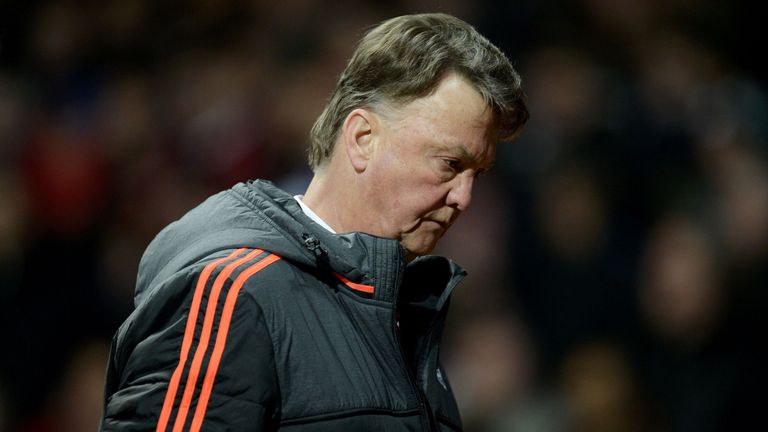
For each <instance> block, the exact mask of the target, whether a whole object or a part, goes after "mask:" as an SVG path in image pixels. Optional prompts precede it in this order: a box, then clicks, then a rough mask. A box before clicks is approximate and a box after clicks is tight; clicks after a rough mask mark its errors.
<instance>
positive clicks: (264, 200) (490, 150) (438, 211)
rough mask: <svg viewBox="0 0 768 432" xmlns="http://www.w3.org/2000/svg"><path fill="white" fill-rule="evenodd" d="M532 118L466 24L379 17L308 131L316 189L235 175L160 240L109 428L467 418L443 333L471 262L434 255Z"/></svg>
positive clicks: (105, 424) (394, 425)
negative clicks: (508, 143) (500, 149)
mask: <svg viewBox="0 0 768 432" xmlns="http://www.w3.org/2000/svg"><path fill="white" fill-rule="evenodd" d="M527 116H528V114H527V110H526V107H525V103H524V100H523V93H522V90H521V87H520V77H519V76H518V75H517V73H516V72H515V71H514V69H513V68H512V66H511V65H510V63H509V61H508V60H507V58H506V57H505V56H504V55H503V54H502V53H501V52H500V51H499V50H498V49H497V48H496V47H495V46H493V45H492V44H491V43H490V42H488V41H487V40H486V39H485V38H483V37H482V36H481V35H479V34H478V33H477V32H476V31H475V30H474V29H473V28H472V27H470V26H469V25H468V24H466V23H464V22H463V21H461V20H459V19H456V18H454V17H451V16H448V15H443V14H426V15H411V16H403V17H398V18H394V19H391V20H388V21H385V22H383V23H382V24H380V25H379V26H377V27H375V28H374V29H372V30H371V31H370V32H368V33H367V34H366V35H365V37H364V38H363V39H362V41H361V42H360V44H359V46H358V47H357V50H356V51H355V53H354V54H353V57H352V59H351V60H350V62H349V64H348V66H347V68H346V70H345V71H344V73H343V75H342V76H341V78H340V80H339V82H338V85H337V88H336V91H335V92H334V94H333V96H332V97H331V99H330V101H329V103H328V106H327V107H326V109H325V111H324V112H323V113H322V114H321V116H320V118H319V119H318V120H317V123H316V124H315V126H314V127H313V129H312V143H311V147H310V150H309V161H310V165H311V166H312V168H313V170H314V172H315V176H314V178H313V179H312V182H311V184H310V185H309V188H308V189H307V191H306V193H305V195H303V196H296V197H292V196H290V195H288V194H286V193H285V192H283V191H281V190H279V189H278V188H276V187H274V186H273V185H271V184H270V183H268V182H265V181H255V182H249V183H244V184H238V185H236V186H234V187H233V188H232V189H230V190H227V191H224V192H221V193H219V194H217V195H214V196H212V197H211V198H209V199H208V200H207V201H205V202H204V203H203V204H201V205H200V206H198V207H197V208H195V209H193V210H192V211H190V212H189V213H188V214H187V215H185V216H184V217H183V218H181V219H180V220H179V221H176V222H174V223H172V224H171V225H169V226H168V227H167V228H166V229H164V230H163V231H162V232H161V233H160V234H159V235H158V236H157V238H155V240H154V241H153V242H152V243H151V244H150V245H149V247H148V248H147V251H146V252H145V254H144V257H143V258H142V261H141V265H140V270H139V276H138V282H137V290H136V296H135V305H136V309H135V311H134V312H133V314H131V316H130V317H129V318H128V319H127V320H126V322H125V324H124V325H123V326H121V328H120V329H119V331H118V332H117V335H116V336H115V338H114V341H113V347H112V353H111V356H110V362H109V368H108V372H107V384H106V400H105V408H104V417H103V419H102V425H101V428H102V430H105V431H106V430H110V431H111V430H114V431H118V430H119V431H128V430H142V431H146V430H156V431H174V432H176V431H181V430H193V431H198V430H206V431H213V430H232V431H241V430H242V431H245V430H249V431H253V430H278V429H279V430H287V431H292V430H297V431H298V430H313V431H346V430H349V431H364V430H382V431H384V430H386V431H398V430H410V431H414V430H435V431H437V430H461V421H460V418H459V414H458V410H457V408H456V404H455V402H454V398H453V395H452V393H451V390H450V386H449V384H448V380H447V378H446V375H445V372H444V371H443V370H442V369H441V367H440V365H439V359H438V342H439V339H440V335H441V333H442V328H443V322H444V318H445V314H446V309H447V304H448V299H449V296H450V293H451V290H452V289H453V288H454V287H455V286H456V284H457V283H458V282H459V280H460V279H461V278H462V277H463V274H464V272H463V271H462V270H461V269H460V268H459V267H458V266H457V265H455V264H454V263H452V262H451V261H449V260H447V259H445V258H440V257H433V256H425V255H426V254H428V253H429V252H430V251H431V250H432V249H433V248H434V246H435V244H436V243H437V241H438V240H439V239H440V237H442V236H443V235H444V234H445V232H446V230H448V228H450V226H451V224H452V223H453V222H454V221H455V220H456V218H457V217H458V216H459V214H461V212H462V211H464V210H465V209H466V208H467V207H468V206H469V204H470V200H471V196H472V187H473V183H474V181H475V179H476V177H477V175H479V174H481V173H483V172H484V171H487V170H488V169H490V167H491V165H492V164H493V160H494V155H495V147H496V142H497V141H498V140H500V139H509V138H512V137H513V136H515V135H516V134H517V133H518V132H519V130H520V129H521V128H522V125H523V124H524V123H525V121H526V119H527Z"/></svg>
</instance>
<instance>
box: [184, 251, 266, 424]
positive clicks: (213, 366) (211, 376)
mask: <svg viewBox="0 0 768 432" xmlns="http://www.w3.org/2000/svg"><path fill="white" fill-rule="evenodd" d="M279 259H280V257H279V256H277V255H269V256H267V257H266V258H264V259H262V260H261V261H259V262H258V263H256V264H254V265H252V266H250V267H248V268H247V269H246V270H244V271H243V272H242V273H240V275H239V276H238V277H237V279H236V280H235V282H234V284H233V285H232V288H231V289H230V290H229V292H228V293H227V299H226V301H225V303H224V310H223V312H222V314H221V324H220V325H219V330H218V332H217V334H216V345H215V346H214V348H213V354H211V360H210V362H209V363H208V370H207V371H206V373H205V380H204V381H203V388H202V390H201V391H200V398H199V399H198V402H197V408H196V409H195V416H194V418H193V419H192V426H191V427H190V432H198V431H199V430H200V427H201V426H202V424H203V418H204V417H205V410H206V409H207V408H208V401H209V399H210V397H211V391H212V389H213V382H214V380H215V379H216V373H217V372H218V370H219V363H220V362H221V356H222V355H223V353H224V347H225V345H226V343H227V334H228V333H229V325H230V323H231V321H232V314H233V312H234V309H235V302H236V301H237V295H238V293H239V292H240V289H241V288H242V287H243V285H244V284H245V281H246V280H248V278H250V277H251V276H253V275H254V274H256V273H258V272H259V271H261V270H263V269H264V268H265V267H267V266H268V265H270V264H272V263H273V262H275V261H277V260H279Z"/></svg>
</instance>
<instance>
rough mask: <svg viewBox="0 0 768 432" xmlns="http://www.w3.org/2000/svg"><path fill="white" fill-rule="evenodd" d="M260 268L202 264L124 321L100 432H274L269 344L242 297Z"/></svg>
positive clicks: (249, 301) (258, 313)
mask: <svg viewBox="0 0 768 432" xmlns="http://www.w3.org/2000/svg"><path fill="white" fill-rule="evenodd" d="M268 257H269V256H267V258H268ZM264 259H266V258H265V257H264V255H260V256H259V257H258V259H256V258H255V259H252V260H249V261H248V262H241V263H240V264H238V266H237V268H236V269H235V271H229V272H228V271H227V268H230V269H231V267H232V265H234V263H236V262H235V261H232V263H230V265H229V266H227V265H226V264H227V263H226V262H222V263H220V264H219V265H213V264H214V263H210V264H209V265H208V266H206V267H205V269H203V270H202V271H198V272H190V274H188V275H186V276H185V277H179V278H177V279H176V280H173V281H170V282H168V283H167V285H169V286H164V287H161V288H162V291H158V292H157V293H156V294H155V295H153V296H152V297H151V298H149V299H148V300H146V301H145V302H144V304H142V305H141V306H139V307H138V308H137V309H136V310H135V311H134V313H133V314H132V315H131V317H129V319H128V320H127V321H126V322H125V323H124V324H123V326H122V327H121V329H120V330H119V331H118V334H117V335H116V336H115V340H114V341H113V346H112V352H111V354H110V360H109V365H108V369H107V382H106V390H105V405H104V416H103V418H102V421H101V430H102V431H150V430H152V431H168V432H170V431H200V430H204V431H223V430H227V431H246V430H247V431H270V430H276V429H277V425H278V423H279V417H280V412H279V411H280V394H279V388H278V384H277V376H276V372H275V360H274V358H275V357H274V351H273V345H272V340H271V336H270V332H269V329H268V326H267V323H266V321H265V316H264V313H263V310H262V308H261V307H260V306H259V304H258V303H257V302H256V301H255V300H254V299H253V297H252V296H250V295H247V294H246V292H245V290H244V289H243V285H245V284H250V283H253V280H249V279H253V278H252V276H253V274H255V272H250V273H248V270H249V269H252V268H254V267H256V266H257V265H258V264H259V262H260V261H262V260H264ZM241 261H242V259H241ZM261 266H262V267H263V266H264V263H262V264H261Z"/></svg>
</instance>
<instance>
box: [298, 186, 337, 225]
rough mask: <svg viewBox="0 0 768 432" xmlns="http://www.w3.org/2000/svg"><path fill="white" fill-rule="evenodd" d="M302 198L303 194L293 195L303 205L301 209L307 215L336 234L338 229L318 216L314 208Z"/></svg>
mask: <svg viewBox="0 0 768 432" xmlns="http://www.w3.org/2000/svg"><path fill="white" fill-rule="evenodd" d="M302 198H303V195H294V196H293V199H295V200H296V202H298V203H299V205H300V206H301V211H303V212H304V214H305V215H307V216H308V217H309V218H310V219H312V220H313V221H315V222H317V223H318V225H320V226H321V227H323V228H325V229H327V230H328V231H330V232H332V233H333V234H336V231H334V230H333V228H331V226H330V225H328V224H327V223H325V221H324V220H322V219H320V216H318V215H317V214H316V213H315V212H313V211H312V209H311V208H309V206H307V205H306V204H304V201H302V200H301V199H302Z"/></svg>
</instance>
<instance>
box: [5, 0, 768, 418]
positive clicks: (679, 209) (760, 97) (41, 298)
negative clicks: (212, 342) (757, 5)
mask: <svg viewBox="0 0 768 432" xmlns="http://www.w3.org/2000/svg"><path fill="white" fill-rule="evenodd" d="M0 5H1V6H0V302H1V303H0V305H1V306H2V307H1V310H2V312H0V328H2V329H3V343H2V347H3V348H2V349H1V350H0V431H23V432H30V431H67V432H69V431H73V432H75V431H77V432H80V431H86V430H95V429H96V427H97V424H98V419H99V416H100V413H101V404H102V402H101V394H102V383H103V375H104V368H105V359H106V356H107V350H108V345H109V342H110V339H111V337H112V335H113V333H114V332H115V330H116V328H117V327H118V326H119V324H120V323H121V322H122V321H123V320H124V319H125V318H126V317H127V315H128V314H129V313H130V311H131V309H132V291H133V286H134V283H135V274H136V269H137V266H138V262H139V258H140V257H141V254H142V251H143V250H144V248H145V247H146V245H147V244H148V243H149V241H150V240H151V239H152V238H153V236H154V235H155V234H156V233H157V232H158V231H159V230H160V229H161V228H162V227H164V226H165V225H166V224H168V223H169V222H171V221H173V220H175V219H176V218H178V217H180V216H181V215H182V214H184V213H185V212H186V211H187V210H188V209H190V208H191V207H193V206H194V205H196V204H197V203H198V202H200V201H201V200H203V199H204V198H205V197H206V196H208V195H209V194H212V193H214V192H217V191H219V190H221V189H224V188H227V187H229V186H231V185H232V184H234V183H236V182H238V181H242V180H246V179H252V178H265V179H269V180H272V181H274V182H275V183H277V184H278V185H280V186H282V187H283V188H285V189H287V190H289V191H291V192H295V193H301V192H303V190H304V187H305V186H306V185H307V184H308V181H309V179H310V175H311V173H310V171H309V170H308V168H307V166H306V163H305V157H304V151H305V147H306V144H307V138H306V137H307V133H308V131H309V128H310V126H311V124H312V123H313V121H314V119H315V117H316V116H317V115H318V114H319V113H320V111H321V110H322V107H323V106H324V103H325V100H326V98H327V97H328V96H329V95H330V93H331V91H332V89H333V86H334V84H335V80H336V79H337V77H338V75H339V74H340V72H341V71H342V69H343V67H344V65H345V62H346V59H347V58H348V57H349V56H350V54H351V52H352V50H353V48H354V45H355V43H356V41H357V40H358V39H359V38H360V37H361V35H362V34H363V32H364V31H365V30H366V29H367V28H369V27H370V26H372V25H374V24H376V23H378V22H379V21H381V20H383V19H386V18H388V17H391V16H394V15H400V14H403V13H411V12H425V11H442V12H448V13H452V14H454V15H456V16H459V17H461V18H463V19H465V20H467V21H468V22H470V23H472V24H473V25H475V26H476V27H477V28H478V30H479V31H480V32H481V33H483V34H485V35H486V36H487V37H488V38H489V39H491V40H492V41H493V42H494V43H496V44H497V45H498V46H499V47H501V48H502V50H503V51H505V52H506V53H507V55H508V56H509V57H510V58H511V59H512V61H513V63H514V65H515V67H516V68H517V69H518V71H519V72H520V73H521V74H522V76H523V79H524V83H525V88H526V92H527V94H528V97H529V107H530V110H531V120H530V122H529V124H528V125H527V127H526V130H525V131H524V133H523V135H522V137H521V138H520V139H519V140H517V141H515V142H513V143H509V144H504V145H502V146H500V148H499V151H498V161H497V164H496V168H495V170H494V171H495V172H494V173H492V174H490V175H488V176H485V177H483V178H482V180H481V181H480V183H479V184H478V186H477V190H476V193H475V196H474V200H473V207H472V208H471V209H470V210H469V211H468V214H467V215H465V216H464V217H463V219H460V220H459V222H458V223H457V224H456V225H455V226H454V229H453V231H452V232H451V233H449V234H448V236H447V237H446V238H445V239H444V240H443V243H442V244H441V245H440V249H439V250H438V251H437V252H438V253H440V254H445V255H448V256H451V257H453V258H454V259H455V260H456V261H458V262H459V263H461V264H462V265H463V266H464V267H465V268H467V270H468V271H469V273H470V276H469V277H468V278H467V279H466V280H465V283H464V284H463V285H462V286H461V287H460V289H459V290H457V291H456V294H455V296H454V298H453V302H452V306H451V307H452V313H451V316H450V319H449V330H448V333H447V335H446V343H445V345H444V350H443V353H442V356H443V360H444V363H445V367H446V369H447V371H448V374H449V376H450V378H451V381H452V384H453V386H454V390H455V393H456V396H457V399H458V402H459V405H460V407H461V410H462V413H463V417H464V422H465V426H466V429H467V430H468V431H481V432H482V431H488V432H500V431H522V432H533V431H543V432H550V431H552V432H559V431H576V432H611V431H617V432H618V431H628V432H634V431H670V432H678V431H726V430H728V431H731V430H755V429H759V426H760V425H761V424H762V425H764V424H765V423H766V420H765V418H764V415H762V414H763V411H764V409H765V407H766V406H767V405H766V403H767V402H768V400H767V398H766V390H767V389H768V388H767V387H766V386H768V381H767V380H766V376H767V375H768V374H766V372H765V370H764V369H765V365H766V364H767V362H766V361H767V360H768V356H767V355H766V348H765V342H760V341H761V340H763V341H764V339H765V335H764V334H765V330H762V331H761V330H759V329H760V328H762V329H766V328H768V326H767V325H766V320H767V317H768V291H767V290H766V288H768V286H767V285H766V282H768V274H767V272H766V269H767V268H768V259H767V258H768V159H766V156H767V155H766V152H767V151H768V94H766V91H767V89H766V66H765V62H764V61H763V59H762V58H761V57H763V55H762V54H760V52H762V49H760V48H758V43H759V41H760V40H761V39H762V40H764V39H765V38H764V34H763V32H762V30H763V27H764V20H763V18H762V15H760V14H758V13H756V12H755V11H754V10H753V6H752V2H747V1H746V0H731V1H725V0H720V1H704V0H698V1H697V0H571V1H564V0H559V1H558V0H519V1H514V2H513V1H508V2H502V1H492V0H478V1H472V2H469V1H460V0H443V1H415V0H412V1H411V0H399V1H367V2H366V1H337V2H327V1H321V0H281V1H278V2H272V1H265V0H261V1H259V0H254V1H242V0H220V1H206V0H196V1H188V2H170V1H148V0H124V1H49V2H39V1H25V2H22V1H10V0H9V1H5V0H2V1H0ZM761 36H763V37H761ZM761 334H762V335H763V336H761ZM763 427H764V426H763Z"/></svg>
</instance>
